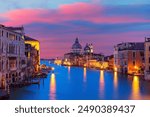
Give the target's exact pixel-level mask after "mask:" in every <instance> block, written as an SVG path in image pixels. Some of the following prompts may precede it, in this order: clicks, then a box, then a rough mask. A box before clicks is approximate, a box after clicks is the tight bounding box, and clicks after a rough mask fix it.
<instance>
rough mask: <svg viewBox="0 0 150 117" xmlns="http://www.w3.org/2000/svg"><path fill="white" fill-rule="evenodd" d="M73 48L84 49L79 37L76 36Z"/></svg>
mask: <svg viewBox="0 0 150 117" xmlns="http://www.w3.org/2000/svg"><path fill="white" fill-rule="evenodd" d="M72 49H82V46H81V44H80V43H79V40H78V38H76V40H75V43H74V44H73V45H72Z"/></svg>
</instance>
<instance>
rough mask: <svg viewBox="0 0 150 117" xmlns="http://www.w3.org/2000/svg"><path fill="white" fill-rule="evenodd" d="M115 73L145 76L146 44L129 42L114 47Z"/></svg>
mask: <svg viewBox="0 0 150 117" xmlns="http://www.w3.org/2000/svg"><path fill="white" fill-rule="evenodd" d="M114 69H115V71H118V72H122V73H128V74H143V71H144V43H143V42H127V43H121V44H118V45H116V46H115V47H114Z"/></svg>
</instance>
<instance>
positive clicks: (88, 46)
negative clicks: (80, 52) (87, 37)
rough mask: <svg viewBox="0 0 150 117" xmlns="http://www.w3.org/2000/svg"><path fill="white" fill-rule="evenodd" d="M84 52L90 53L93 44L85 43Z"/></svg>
mask: <svg viewBox="0 0 150 117" xmlns="http://www.w3.org/2000/svg"><path fill="white" fill-rule="evenodd" d="M84 53H85V54H92V53H93V45H92V44H88V43H87V44H86V46H85V47H84Z"/></svg>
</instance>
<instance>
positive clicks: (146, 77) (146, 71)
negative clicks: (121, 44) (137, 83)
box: [144, 38, 150, 80]
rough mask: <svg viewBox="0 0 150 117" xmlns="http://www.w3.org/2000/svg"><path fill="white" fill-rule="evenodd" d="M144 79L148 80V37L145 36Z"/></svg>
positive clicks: (149, 63)
mask: <svg viewBox="0 0 150 117" xmlns="http://www.w3.org/2000/svg"><path fill="white" fill-rule="evenodd" d="M144 47H145V51H144V53H145V71H144V72H145V79H146V80H150V38H145V43H144Z"/></svg>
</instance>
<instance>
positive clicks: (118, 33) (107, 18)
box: [0, 0, 150, 58]
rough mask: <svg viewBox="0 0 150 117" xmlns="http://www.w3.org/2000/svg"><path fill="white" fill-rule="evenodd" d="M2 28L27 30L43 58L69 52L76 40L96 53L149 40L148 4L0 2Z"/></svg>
mask: <svg viewBox="0 0 150 117" xmlns="http://www.w3.org/2000/svg"><path fill="white" fill-rule="evenodd" d="M0 24H4V25H6V26H24V28H25V33H26V35H28V36H30V37H32V38H35V39H37V40H39V41H40V48H41V58H55V57H61V56H63V54H64V53H67V52H70V49H71V46H72V44H73V43H74V41H75V39H76V37H78V38H79V41H80V43H81V44H82V46H83V47H84V46H85V45H86V43H92V44H93V46H94V51H95V52H96V53H104V54H105V55H111V54H113V47H114V45H116V44H118V43H121V42H133V41H134V42H144V39H145V37H150V1H149V0H5V1H4V0H0Z"/></svg>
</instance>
